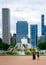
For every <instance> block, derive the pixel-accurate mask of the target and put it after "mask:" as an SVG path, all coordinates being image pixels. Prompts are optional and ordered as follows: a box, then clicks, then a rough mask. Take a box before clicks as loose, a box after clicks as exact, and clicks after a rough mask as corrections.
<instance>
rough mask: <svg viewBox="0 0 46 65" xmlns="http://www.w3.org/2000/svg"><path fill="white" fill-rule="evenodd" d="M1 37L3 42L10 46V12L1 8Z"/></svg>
mask: <svg viewBox="0 0 46 65" xmlns="http://www.w3.org/2000/svg"><path fill="white" fill-rule="evenodd" d="M2 37H3V42H4V43H7V44H10V10H9V8H2Z"/></svg>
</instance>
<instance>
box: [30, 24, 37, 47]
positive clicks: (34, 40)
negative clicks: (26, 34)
mask: <svg viewBox="0 0 46 65" xmlns="http://www.w3.org/2000/svg"><path fill="white" fill-rule="evenodd" d="M37 32H38V31H37V25H30V43H31V44H32V48H36V45H37V35H38V34H37Z"/></svg>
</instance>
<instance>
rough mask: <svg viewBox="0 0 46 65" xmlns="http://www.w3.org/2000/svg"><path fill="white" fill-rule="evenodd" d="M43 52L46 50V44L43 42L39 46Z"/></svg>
mask: <svg viewBox="0 0 46 65" xmlns="http://www.w3.org/2000/svg"><path fill="white" fill-rule="evenodd" d="M37 47H38V48H39V49H41V50H46V42H42V43H40V44H39V45H38V46H37Z"/></svg>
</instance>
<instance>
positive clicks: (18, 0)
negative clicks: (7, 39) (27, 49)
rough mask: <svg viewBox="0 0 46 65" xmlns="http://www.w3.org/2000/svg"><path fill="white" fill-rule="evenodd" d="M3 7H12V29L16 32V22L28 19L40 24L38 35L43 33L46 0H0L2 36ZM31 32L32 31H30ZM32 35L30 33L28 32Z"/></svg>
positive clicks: (29, 21)
mask: <svg viewBox="0 0 46 65" xmlns="http://www.w3.org/2000/svg"><path fill="white" fill-rule="evenodd" d="M2 8H9V9H10V31H11V33H12V34H13V33H16V22H17V21H21V20H22V21H27V22H28V24H29V26H30V25H31V24H37V25H38V35H39V36H40V35H41V15H42V14H44V15H45V22H44V24H45V25H46V0H0V37H2ZM29 32H30V31H29ZM28 36H30V34H28Z"/></svg>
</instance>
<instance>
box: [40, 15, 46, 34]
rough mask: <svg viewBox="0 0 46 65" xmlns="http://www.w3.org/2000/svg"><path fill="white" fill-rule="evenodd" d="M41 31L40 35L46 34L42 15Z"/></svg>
mask: <svg viewBox="0 0 46 65" xmlns="http://www.w3.org/2000/svg"><path fill="white" fill-rule="evenodd" d="M41 32H42V35H46V25H44V15H41Z"/></svg>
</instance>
